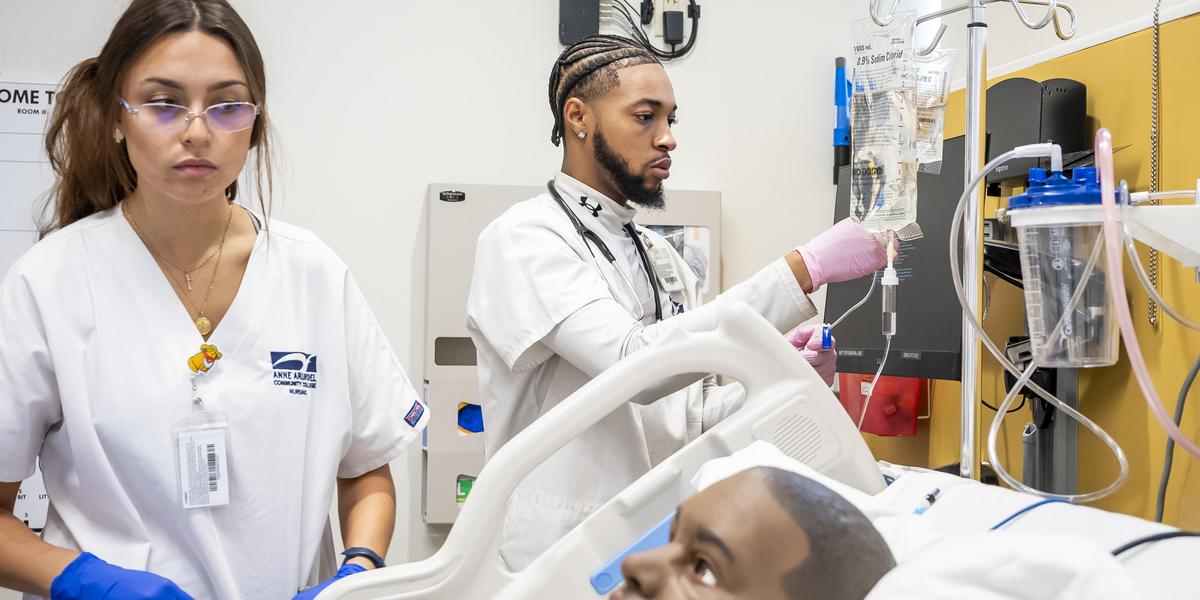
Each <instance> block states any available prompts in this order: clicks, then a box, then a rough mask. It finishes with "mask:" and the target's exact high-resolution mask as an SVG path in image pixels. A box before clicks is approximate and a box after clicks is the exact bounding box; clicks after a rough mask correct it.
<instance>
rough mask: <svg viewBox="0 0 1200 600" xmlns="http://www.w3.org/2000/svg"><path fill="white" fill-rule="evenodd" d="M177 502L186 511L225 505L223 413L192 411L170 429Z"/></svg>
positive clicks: (226, 478)
mask: <svg viewBox="0 0 1200 600" xmlns="http://www.w3.org/2000/svg"><path fill="white" fill-rule="evenodd" d="M171 433H172V437H173V438H174V441H175V470H176V473H177V475H178V476H177V479H178V482H179V501H180V504H181V505H182V506H183V507H184V508H186V509H192V508H211V507H216V506H225V505H227V504H229V492H230V489H229V422H228V420H227V419H226V418H225V414H224V413H221V412H213V411H208V410H195V411H193V412H192V414H191V415H190V416H189V417H187V418H185V419H181V420H179V421H176V422H175V424H174V425H173V426H172V428H171Z"/></svg>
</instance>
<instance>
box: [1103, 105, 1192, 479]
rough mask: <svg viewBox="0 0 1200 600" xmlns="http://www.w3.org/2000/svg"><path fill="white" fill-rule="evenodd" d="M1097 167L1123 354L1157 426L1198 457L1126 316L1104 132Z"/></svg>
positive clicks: (1108, 138) (1108, 141)
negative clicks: (1161, 393)
mask: <svg viewBox="0 0 1200 600" xmlns="http://www.w3.org/2000/svg"><path fill="white" fill-rule="evenodd" d="M1096 167H1097V169H1098V170H1099V172H1100V191H1101V199H1102V200H1101V204H1102V205H1103V207H1104V244H1105V248H1106V249H1107V252H1105V260H1107V261H1108V277H1109V278H1110V285H1109V288H1108V289H1109V291H1110V292H1111V293H1112V301H1113V307H1114V310H1116V312H1117V323H1118V324H1119V325H1120V327H1121V339H1122V340H1124V341H1125V351H1126V352H1127V353H1128V354H1129V364H1130V365H1131V366H1132V367H1133V372H1134V374H1135V375H1136V376H1137V381H1138V386H1139V387H1141V388H1142V397H1143V398H1144V399H1145V400H1146V404H1147V405H1149V406H1150V412H1152V413H1154V418H1156V419H1158V423H1159V425H1161V426H1162V428H1163V429H1165V430H1166V432H1167V435H1168V436H1170V437H1171V439H1173V440H1175V443H1177V444H1179V445H1180V446H1181V447H1182V448H1183V449H1184V450H1187V452H1188V454H1191V455H1192V456H1195V457H1197V458H1200V447H1197V446H1196V443H1195V442H1193V441H1192V440H1191V439H1189V438H1188V437H1187V436H1186V435H1184V434H1183V432H1182V431H1180V430H1179V427H1178V426H1177V425H1175V421H1174V420H1172V419H1171V417H1170V416H1169V415H1167V409H1166V408H1164V407H1163V404H1162V400H1161V399H1160V398H1159V397H1158V390H1157V389H1155V387H1154V382H1153V381H1151V380H1150V373H1149V372H1147V371H1146V361H1145V359H1144V357H1143V356H1142V348H1141V345H1140V344H1138V339H1137V334H1136V333H1135V332H1134V330H1133V318H1132V317H1131V316H1130V315H1129V305H1128V304H1127V300H1126V295H1125V271H1124V270H1123V269H1122V267H1123V265H1122V264H1121V262H1122V260H1123V259H1122V256H1123V253H1122V252H1121V236H1122V235H1123V231H1122V229H1121V225H1120V222H1119V217H1118V216H1117V201H1116V191H1115V189H1116V188H1115V186H1114V185H1113V151H1112V136H1111V135H1110V134H1109V133H1108V130H1107V129H1101V130H1099V131H1097V132H1096Z"/></svg>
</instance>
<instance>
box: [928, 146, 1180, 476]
mask: <svg viewBox="0 0 1200 600" xmlns="http://www.w3.org/2000/svg"><path fill="white" fill-rule="evenodd" d="M1096 167H1097V170H1098V171H1099V172H1100V190H1101V191H1100V197H1101V205H1102V206H1103V207H1104V240H1105V243H1106V248H1107V249H1108V253H1107V257H1106V258H1107V259H1108V277H1109V278H1110V279H1111V282H1110V284H1109V288H1108V289H1109V291H1110V292H1111V293H1112V297H1113V308H1114V309H1115V310H1116V312H1117V323H1118V324H1119V325H1120V327H1121V338H1122V339H1123V340H1124V341H1125V351H1126V353H1127V354H1128V355H1129V364H1130V367H1131V368H1132V369H1133V372H1134V374H1135V375H1136V376H1137V381H1138V385H1139V386H1140V387H1141V388H1142V396H1143V398H1144V399H1145V400H1146V404H1147V405H1149V407H1150V412H1151V413H1153V414H1154V418H1156V419H1158V422H1159V424H1160V425H1162V428H1163V429H1165V430H1166V431H1167V435H1168V436H1170V437H1171V439H1173V440H1175V443H1177V444H1179V445H1180V446H1182V447H1183V449H1184V450H1187V452H1188V454H1191V455H1192V456H1195V457H1200V448H1198V447H1196V443H1195V442H1194V441H1192V440H1191V439H1189V438H1188V437H1187V436H1186V435H1184V434H1183V432H1182V431H1180V430H1179V427H1178V426H1177V425H1175V422H1174V421H1173V420H1171V416H1170V415H1168V414H1167V409H1166V408H1165V407H1163V403H1162V400H1161V399H1160V398H1159V397H1158V390H1156V389H1155V388H1154V382H1153V381H1151V380H1150V373H1149V372H1148V371H1147V370H1146V360H1145V358H1144V357H1143V356H1142V348H1141V344H1139V343H1138V339H1137V333H1136V332H1135V331H1134V330H1133V319H1132V318H1131V317H1130V315H1129V305H1128V304H1126V296H1125V274H1124V272H1123V271H1122V270H1121V241H1120V235H1121V233H1122V232H1121V230H1120V228H1119V227H1120V226H1119V225H1118V221H1119V218H1118V215H1117V201H1116V192H1115V189H1114V188H1113V159H1112V136H1111V135H1110V134H1109V133H1108V130H1107V129H1101V130H1099V131H1097V132H1096ZM950 258H951V259H953V258H954V256H953V254H951V256H950Z"/></svg>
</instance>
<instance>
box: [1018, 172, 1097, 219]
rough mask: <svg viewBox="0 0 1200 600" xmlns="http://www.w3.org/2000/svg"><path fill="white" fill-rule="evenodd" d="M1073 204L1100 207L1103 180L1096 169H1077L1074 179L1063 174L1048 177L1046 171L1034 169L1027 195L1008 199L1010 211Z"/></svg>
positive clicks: (1030, 174) (1072, 175)
mask: <svg viewBox="0 0 1200 600" xmlns="http://www.w3.org/2000/svg"><path fill="white" fill-rule="evenodd" d="M1072 204H1100V180H1099V178H1097V176H1096V168H1095V167H1079V168H1077V169H1074V170H1073V171H1072V172H1071V178H1070V179H1068V178H1066V177H1064V176H1063V174H1062V173H1053V174H1050V175H1047V173H1046V169H1030V170H1029V187H1028V188H1026V190H1025V193H1024V194H1021V195H1019V196H1013V197H1012V198H1009V199H1008V209H1009V210H1019V209H1022V208H1033V207H1038V206H1064V205H1072Z"/></svg>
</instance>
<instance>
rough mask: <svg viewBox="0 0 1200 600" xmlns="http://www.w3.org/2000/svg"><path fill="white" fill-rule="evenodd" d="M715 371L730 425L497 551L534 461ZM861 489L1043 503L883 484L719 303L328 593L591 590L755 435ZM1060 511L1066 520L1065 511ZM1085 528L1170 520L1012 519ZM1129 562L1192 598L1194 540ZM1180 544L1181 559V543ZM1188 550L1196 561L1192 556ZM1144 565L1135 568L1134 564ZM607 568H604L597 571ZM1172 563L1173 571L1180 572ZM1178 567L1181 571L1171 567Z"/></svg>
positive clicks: (463, 594) (550, 594)
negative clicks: (533, 554) (550, 541)
mask: <svg viewBox="0 0 1200 600" xmlns="http://www.w3.org/2000/svg"><path fill="white" fill-rule="evenodd" d="M707 373H719V374H722V375H726V376H729V377H731V378H733V379H735V380H737V381H738V382H740V383H741V384H742V385H743V386H744V387H745V388H746V404H745V406H743V407H742V408H741V409H740V410H738V411H737V412H735V413H734V414H733V415H731V416H730V417H729V418H727V419H726V420H725V421H723V422H722V423H720V424H719V425H717V426H716V427H714V428H712V429H711V430H709V431H707V432H706V433H705V434H704V435H702V436H700V437H699V438H698V439H696V440H695V441H693V442H692V443H690V444H688V445H687V446H686V447H684V448H683V449H681V450H680V451H679V452H677V453H675V454H674V455H672V456H671V457H670V458H668V459H667V460H666V461H664V462H663V463H662V464H660V465H658V466H657V467H655V468H654V469H652V470H651V471H650V472H648V473H646V474H645V475H644V476H642V477H641V478H640V479H638V480H637V481H636V482H634V484H633V485H631V486H630V487H629V488H627V489H626V490H624V491H623V492H622V493H621V494H619V495H618V496H617V497H616V498H614V499H612V500H611V501H610V502H608V503H606V504H605V505H604V506H602V507H601V508H600V509H599V510H598V511H597V512H596V513H594V514H593V515H591V516H590V517H589V518H588V519H587V520H585V521H584V522H583V523H581V524H580V525H579V526H578V527H576V528H575V529H574V530H573V531H572V532H571V533H570V534H568V536H567V537H565V538H564V539H562V540H560V541H559V542H558V543H557V544H555V545H554V546H553V547H552V548H551V549H550V550H548V551H547V552H546V553H545V554H544V555H543V556H541V557H540V558H538V559H537V560H536V561H535V562H534V563H533V564H531V565H530V566H529V567H528V568H526V569H525V570H523V571H521V572H518V573H513V572H510V571H508V570H507V569H506V568H505V567H504V565H503V562H502V561H501V559H500V556H499V546H500V531H501V523H502V522H503V514H504V507H505V503H506V501H507V499H508V497H509V495H510V494H511V493H512V492H513V490H514V488H515V487H516V485H517V484H518V483H519V482H520V481H521V480H522V479H523V478H524V477H525V475H527V474H528V473H529V472H530V471H531V470H532V469H533V468H535V467H536V466H537V465H539V464H541V462H542V461H544V460H545V459H547V458H548V457H549V456H550V455H551V454H553V453H554V452H555V451H556V450H557V449H559V448H561V447H562V446H563V445H565V444H566V443H567V442H568V441H570V440H572V439H574V438H575V437H577V436H578V435H579V434H581V433H582V432H583V431H584V430H586V429H587V428H588V427H589V426H591V425H592V424H593V423H595V422H597V421H599V420H600V419H601V418H603V417H604V416H605V415H607V414H608V413H609V412H611V411H612V410H613V409H615V408H616V407H617V406H619V405H621V404H622V403H624V402H627V401H635V402H646V401H650V400H652V399H654V398H660V397H662V396H665V395H666V394H668V393H669V392H671V391H673V390H675V389H679V388H682V387H683V386H685V385H687V384H688V383H690V382H692V381H695V380H696V379H698V378H700V377H701V376H703V375H704V374H707ZM760 440H761V441H766V442H769V443H771V444H773V445H774V446H775V447H777V448H778V449H779V450H781V451H782V452H783V453H784V454H786V455H787V456H788V457H791V458H793V459H795V460H797V461H799V462H801V463H804V464H806V465H808V466H810V467H812V468H813V469H815V470H816V471H817V472H819V473H821V474H823V475H825V476H827V477H829V478H830V479H832V480H833V481H836V482H840V483H841V484H845V485H847V486H849V487H851V488H853V489H856V490H858V491H860V492H862V493H864V494H867V495H872V496H879V497H881V498H882V497H888V499H889V501H891V502H895V503H896V504H897V506H909V507H911V506H916V505H917V504H919V503H920V501H921V499H922V498H923V497H924V496H925V495H926V494H927V493H928V492H929V491H930V489H931V488H932V487H940V488H941V489H942V492H943V493H942V496H941V498H940V500H939V502H938V503H937V505H936V506H935V507H933V508H931V509H930V510H929V511H928V512H927V513H926V515H925V516H926V517H928V518H929V519H938V520H940V521H942V522H943V524H947V525H950V526H955V527H966V528H970V527H978V528H981V530H986V529H987V527H988V526H991V525H994V524H995V521H998V520H999V519H1002V518H1003V517H1004V516H1006V515H1008V514H1011V513H1012V512H1014V511H1015V510H1017V509H1019V508H1020V507H1022V506H1026V505H1028V504H1030V503H1031V502H1032V501H1035V500H1037V498H1035V497H1032V496H1027V495H1024V494H1018V493H1015V492H1011V491H1009V490H1004V489H1000V488H994V487H990V486H983V485H981V484H978V483H975V482H972V481H970V480H964V479H960V478H957V477H954V476H952V475H946V474H942V473H934V472H923V471H911V472H908V473H907V474H905V475H903V476H901V477H899V478H898V479H896V480H895V482H894V483H892V485H891V486H887V485H886V483H885V479H884V476H883V473H882V472H881V470H880V467H879V465H878V464H877V463H876V462H875V460H874V459H873V457H872V455H871V453H870V451H869V450H868V448H867V446H866V444H865V443H864V442H863V440H862V437H861V436H860V435H859V433H858V431H857V430H856V429H855V427H854V424H853V423H852V422H851V420H850V418H849V416H848V415H847V414H846V412H845V411H844V410H843V409H842V407H841V405H840V404H839V403H838V402H837V400H836V398H835V397H834V396H833V394H832V392H831V391H830V390H829V388H828V387H827V386H826V385H825V384H824V382H823V381H822V380H821V379H820V377H819V376H818V375H817V374H816V372H815V371H813V370H812V368H811V367H810V366H809V365H808V364H807V363H806V362H805V361H804V360H803V359H802V358H800V355H799V353H798V352H796V351H795V350H794V349H793V348H792V347H791V345H790V344H788V343H787V342H786V341H785V340H784V338H783V336H781V335H780V334H779V332H778V331H776V330H775V329H774V328H773V327H771V326H770V325H769V324H768V323H767V322H766V321H765V320H763V319H762V318H761V317H759V316H758V315H757V314H755V313H753V312H752V311H750V309H748V308H747V307H745V306H742V305H733V306H721V307H719V309H718V310H717V311H716V317H715V324H714V326H713V327H711V328H709V329H706V330H686V329H683V328H680V329H676V330H674V331H672V332H670V333H669V334H667V335H665V336H664V337H663V338H662V339H660V340H659V341H658V342H656V343H655V344H654V345H652V346H651V347H649V348H646V349H644V350H642V351H640V352H638V353H637V354H635V355H633V356H631V357H629V358H627V359H625V360H623V361H621V362H620V363H619V364H617V365H616V366H614V367H613V368H611V369H609V370H608V371H607V372H605V373H604V374H602V375H601V376H599V377H597V378H596V379H594V380H592V381H591V382H590V383H588V384H587V385H585V386H584V387H582V388H580V389H579V390H578V391H577V392H576V393H575V394H573V395H571V396H570V397H569V398H567V399H566V400H564V401H563V402H562V403H561V404H560V405H559V406H557V407H555V408H554V409H553V410H551V411H550V412H548V413H547V414H546V415H545V416H543V417H542V418H540V419H538V420H537V421H536V422H535V423H534V424H532V425H530V426H529V427H528V428H527V429H526V430H524V431H523V432H522V433H521V434H520V435H518V436H516V437H515V438H513V439H512V440H511V441H510V442H509V443H508V444H506V445H505V446H504V447H503V448H501V450H500V451H499V452H497V453H496V454H495V456H494V457H493V458H492V459H491V460H490V461H489V462H488V463H487V465H486V466H485V468H484V470H483V471H482V472H481V473H480V476H479V479H478V480H477V481H476V482H475V486H474V488H473V490H472V492H471V496H470V499H469V501H468V502H467V503H466V504H465V505H464V506H463V509H462V512H461V514H460V515H459V518H458V521H457V522H456V523H455V525H454V527H453V529H452V530H451V531H450V534H449V536H448V537H447V539H446V542H445V543H444V544H443V546H442V547H441V548H440V549H439V550H438V551H437V552H436V553H435V554H434V555H433V556H431V557H429V558H428V559H425V560H422V561H418V562H414V563H409V564H404V565H397V566H394V567H389V568H386V569H380V570H377V571H371V572H367V573H363V574H360V575H356V576H354V577H349V578H346V579H343V580H341V581H339V582H336V583H335V584H334V585H332V586H330V587H329V588H328V589H327V590H326V591H325V592H324V593H323V594H322V595H321V596H320V598H322V599H332V598H344V599H348V600H361V599H368V598H371V599H375V598H388V599H418V598H420V599H430V600H433V599H452V598H453V599H463V598H472V599H474V598H506V599H507V598H522V599H538V598H559V599H571V598H580V599H584V598H589V599H591V598H597V597H602V594H600V593H599V592H598V591H597V590H598V589H605V588H606V587H608V586H611V585H612V584H614V583H615V580H614V579H619V575H618V574H617V571H616V570H615V569H614V568H613V567H614V566H615V565H618V564H619V559H620V556H621V555H622V554H623V553H624V552H625V551H627V550H629V549H630V546H631V544H634V542H635V541H637V540H639V539H641V538H643V537H644V536H645V535H646V534H647V532H653V531H660V532H661V530H662V529H661V527H662V524H663V523H664V520H665V519H667V518H669V517H670V515H671V514H672V513H673V512H674V510H675V508H676V506H678V504H679V503H680V502H682V501H683V500H685V499H686V498H688V497H690V496H691V495H692V494H694V493H695V492H696V490H695V489H694V488H693V487H692V485H691V481H692V478H693V476H694V475H695V473H696V472H697V470H698V469H699V468H700V467H701V466H702V465H704V464H705V463H706V462H708V461H709V460H711V459H716V458H721V457H725V456H728V455H730V454H732V453H734V452H736V451H738V450H740V449H743V448H746V447H747V446H749V445H751V444H752V443H754V442H755V441H760ZM1064 515H1069V517H1068V516H1064ZM1018 525H1019V526H1021V527H1032V526H1044V527H1046V528H1049V529H1054V530H1074V531H1077V532H1084V533H1089V534H1090V535H1092V536H1093V537H1094V538H1095V539H1097V541H1099V542H1101V543H1105V544H1108V545H1111V546H1114V547H1115V546H1116V545H1119V544H1120V543H1121V542H1124V541H1127V540H1128V539H1132V538H1136V537H1140V536H1141V535H1145V534H1147V533H1154V532H1156V531H1160V530H1164V529H1167V528H1166V527H1164V526H1161V525H1158V524H1154V523H1149V522H1146V521H1143V520H1141V519H1135V518H1133V517H1128V516H1124V515H1117V514H1112V513H1106V512H1103V511H1099V510H1094V509H1089V508H1084V507H1074V506H1068V505H1055V506H1046V507H1042V508H1041V509H1039V510H1035V511H1031V512H1030V513H1028V514H1027V515H1025V516H1024V517H1022V519H1021V521H1020V523H1014V524H1013V526H1014V527H1016V526H1018ZM1171 544H1172V546H1171V547H1170V548H1167V547H1166V546H1162V547H1154V546H1147V547H1143V548H1141V549H1139V550H1138V551H1137V552H1138V553H1139V555H1131V556H1130V557H1129V559H1130V560H1129V563H1130V567H1131V568H1132V570H1133V571H1134V572H1135V573H1142V572H1144V576H1139V577H1138V578H1137V580H1138V581H1139V583H1144V585H1143V589H1145V590H1150V591H1153V593H1147V595H1146V597H1147V598H1151V597H1164V598H1166V597H1187V596H1188V595H1190V594H1191V593H1192V592H1193V589H1194V585H1186V586H1185V585H1184V577H1183V575H1186V574H1187V570H1186V569H1184V568H1183V567H1184V566H1185V565H1186V564H1187V563H1192V564H1194V563H1195V562H1196V558H1200V542H1196V541H1195V540H1194V539H1191V540H1172V541H1171ZM1180 548H1186V549H1187V550H1188V551H1187V553H1186V556H1185V555H1184V553H1181V552H1179V549H1180ZM1188 557H1190V558H1188ZM1139 566H1144V567H1145V568H1144V569H1141V570H1140V571H1139V570H1138V568H1137V567H1139ZM606 567H608V570H607V571H605V568H606ZM1176 567H1179V568H1176ZM1170 573H1173V574H1175V578H1174V579H1172V578H1171V577H1168V576H1166V574H1170Z"/></svg>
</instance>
